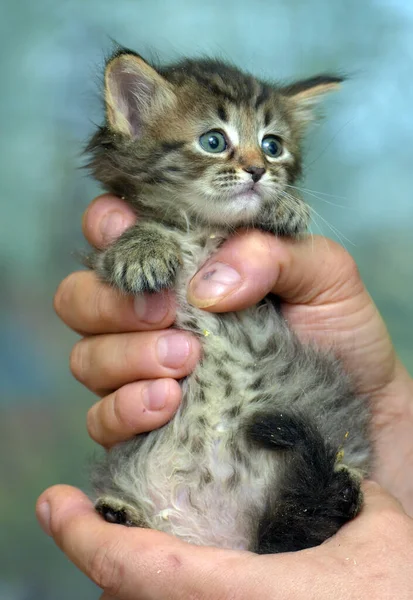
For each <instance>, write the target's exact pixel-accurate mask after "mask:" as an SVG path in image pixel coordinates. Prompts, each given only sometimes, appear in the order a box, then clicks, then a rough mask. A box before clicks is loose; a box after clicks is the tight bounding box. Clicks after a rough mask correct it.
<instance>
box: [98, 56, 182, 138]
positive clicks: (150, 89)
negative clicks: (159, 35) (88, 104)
mask: <svg viewBox="0 0 413 600" xmlns="http://www.w3.org/2000/svg"><path fill="white" fill-rule="evenodd" d="M173 100H174V93H173V91H172V88H171V86H170V84H169V83H168V82H167V81H166V80H165V79H164V78H163V77H162V76H161V75H159V73H157V72H156V71H155V69H154V68H153V67H151V66H150V65H148V63H146V62H145V61H144V60H143V59H142V58H141V57H140V56H138V55H136V54H131V53H126V52H122V53H117V54H116V55H115V56H113V57H112V58H111V59H110V60H109V61H108V63H107V65H106V69H105V104H106V118H107V122H108V125H109V127H110V129H112V130H113V131H115V132H117V133H122V134H124V135H126V136H128V137H131V138H133V139H136V138H138V137H140V136H141V135H142V132H143V129H144V126H145V123H146V122H147V121H148V120H149V119H150V118H151V116H153V114H154V112H156V111H157V110H158V109H160V108H162V107H165V105H170V104H171V103H172V102H173Z"/></svg>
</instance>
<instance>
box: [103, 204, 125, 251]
mask: <svg viewBox="0 0 413 600" xmlns="http://www.w3.org/2000/svg"><path fill="white" fill-rule="evenodd" d="M125 229H126V227H125V219H124V217H123V214H122V213H121V212H119V211H118V210H112V211H111V212H109V213H108V214H107V215H106V216H105V217H103V219H102V221H101V223H100V233H101V235H102V238H103V243H104V244H109V243H110V242H113V240H115V239H116V238H118V237H119V236H120V234H121V233H123V232H124V231H125Z"/></svg>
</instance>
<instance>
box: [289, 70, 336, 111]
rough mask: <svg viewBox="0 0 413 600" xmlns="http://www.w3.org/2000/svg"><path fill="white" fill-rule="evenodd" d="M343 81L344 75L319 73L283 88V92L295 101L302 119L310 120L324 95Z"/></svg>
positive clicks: (334, 89)
mask: <svg viewBox="0 0 413 600" xmlns="http://www.w3.org/2000/svg"><path fill="white" fill-rule="evenodd" d="M343 81H344V77H337V76H333V75H318V76H317V77H312V78H311V79H304V80H303V81H297V82H296V83H292V84H291V85H287V86H285V87H284V88H282V90H281V93H282V95H283V96H287V97H288V98H291V100H292V101H293V102H294V105H295V108H296V111H297V115H298V117H299V118H300V120H302V121H304V122H309V121H312V120H313V119H314V109H315V108H316V106H317V105H318V104H319V103H320V102H321V100H322V99H323V98H324V96H325V95H326V94H328V93H330V92H334V91H336V90H337V89H338V88H339V87H340V84H341V83H342V82H343Z"/></svg>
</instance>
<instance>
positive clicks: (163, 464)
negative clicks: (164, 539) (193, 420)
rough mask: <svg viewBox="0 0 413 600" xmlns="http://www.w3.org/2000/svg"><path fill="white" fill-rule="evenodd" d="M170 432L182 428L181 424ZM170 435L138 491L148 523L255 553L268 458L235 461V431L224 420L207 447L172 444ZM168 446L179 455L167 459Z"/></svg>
mask: <svg viewBox="0 0 413 600" xmlns="http://www.w3.org/2000/svg"><path fill="white" fill-rule="evenodd" d="M187 419H188V414H186V416H185V420H187ZM178 420H179V417H178ZM170 428H171V429H175V430H178V429H179V423H176V421H175V422H174V423H173V425H172V424H171V427H170ZM165 434H166V435H165V438H164V439H163V440H162V439H161V440H159V442H160V443H159V444H157V448H153V449H152V450H151V451H150V454H149V455H148V456H147V459H146V460H145V462H146V464H144V465H142V466H143V468H144V471H145V476H144V477H143V479H140V487H141V489H140V490H139V491H137V492H136V493H137V497H139V498H146V499H147V500H148V501H149V502H146V503H145V504H146V510H147V512H146V515H145V519H146V521H147V525H148V526H149V527H151V528H154V529H158V530H161V531H164V532H167V533H170V534H173V535H175V536H178V537H179V538H181V539H183V540H184V541H187V542H190V543H193V544H197V545H208V546H216V547H223V548H233V549H243V550H246V549H251V546H252V543H253V540H254V539H255V527H256V525H257V520H258V518H259V516H260V514H262V511H263V510H264V504H265V490H268V486H269V483H270V481H269V480H270V474H271V473H274V463H273V461H272V466H270V465H269V464H268V454H267V453H264V452H262V451H258V452H256V453H255V456H253V455H251V453H250V454H249V456H248V462H246V463H245V464H243V463H242V460H243V459H242V458H241V460H240V461H239V462H237V461H235V460H234V455H233V450H232V448H233V445H234V437H236V432H234V431H233V430H231V431H230V430H227V429H226V425H225V423H224V422H223V421H222V422H221V423H218V424H217V427H216V428H215V429H214V430H206V431H205V434H206V438H207V439H208V442H207V444H205V445H204V446H203V448H202V449H201V448H198V449H196V448H195V447H194V448H193V449H191V446H190V445H185V444H182V443H179V442H178V443H171V442H170V440H168V438H169V435H168V433H167V431H165ZM238 437H239V434H238ZM168 448H174V451H173V453H172V454H170V455H169V456H166V454H167V449H168ZM237 452H241V453H242V450H241V449H240V448H238V449H237Z"/></svg>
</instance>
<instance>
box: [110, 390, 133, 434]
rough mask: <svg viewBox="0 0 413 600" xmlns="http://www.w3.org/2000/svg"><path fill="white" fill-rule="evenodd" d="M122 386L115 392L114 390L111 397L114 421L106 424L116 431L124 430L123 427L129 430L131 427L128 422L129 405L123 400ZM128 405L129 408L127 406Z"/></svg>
mask: <svg viewBox="0 0 413 600" xmlns="http://www.w3.org/2000/svg"><path fill="white" fill-rule="evenodd" d="M122 390H123V388H120V389H119V390H117V391H116V392H114V394H113V397H112V403H113V412H112V415H113V418H114V423H112V422H110V423H107V425H108V426H109V427H110V429H115V430H116V431H118V430H120V431H124V430H125V429H126V430H127V431H129V430H130V429H131V422H130V405H129V403H126V402H124V401H123V393H122ZM128 407H129V408H128Z"/></svg>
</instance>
